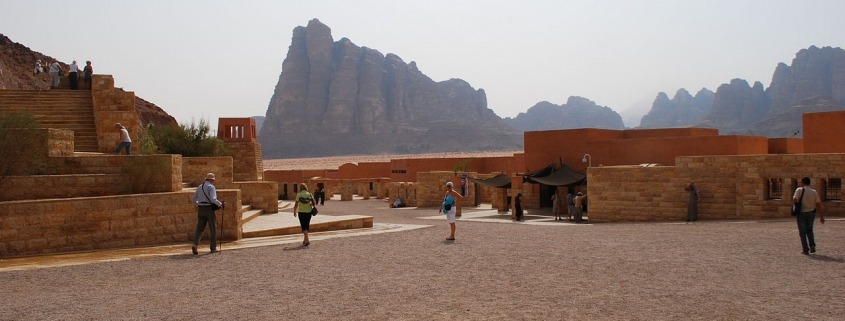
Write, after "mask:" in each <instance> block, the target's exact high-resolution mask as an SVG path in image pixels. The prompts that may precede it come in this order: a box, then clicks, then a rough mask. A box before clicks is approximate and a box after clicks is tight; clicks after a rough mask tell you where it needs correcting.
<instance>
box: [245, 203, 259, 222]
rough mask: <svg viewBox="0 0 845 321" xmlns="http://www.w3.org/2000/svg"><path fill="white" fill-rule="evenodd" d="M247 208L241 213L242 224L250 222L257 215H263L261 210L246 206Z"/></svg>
mask: <svg viewBox="0 0 845 321" xmlns="http://www.w3.org/2000/svg"><path fill="white" fill-rule="evenodd" d="M247 206H248V207H249V209H247V210H244V211H243V212H241V221H242V222H243V223H244V224H246V223H249V221H252V220H253V219H254V218H256V217H258V216H259V215H261V214H264V210H262V209H252V206H249V205H247Z"/></svg>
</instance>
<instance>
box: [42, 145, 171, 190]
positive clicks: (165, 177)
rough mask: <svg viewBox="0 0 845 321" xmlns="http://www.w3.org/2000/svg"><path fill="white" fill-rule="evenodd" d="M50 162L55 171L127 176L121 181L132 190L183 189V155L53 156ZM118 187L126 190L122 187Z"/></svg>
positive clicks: (58, 172) (117, 188) (60, 172)
mask: <svg viewBox="0 0 845 321" xmlns="http://www.w3.org/2000/svg"><path fill="white" fill-rule="evenodd" d="M49 162H50V166H51V168H52V169H53V170H55V173H56V174H123V175H127V177H128V179H127V180H126V181H124V182H121V184H128V185H129V186H131V189H130V190H131V191H132V192H133V193H159V192H176V191H179V190H181V189H182V186H181V180H182V156H179V155H168V154H159V155H144V156H113V155H106V156H85V157H51V158H50V159H49ZM115 189H116V190H123V188H122V187H116V188H115ZM114 194H117V193H114ZM114 194H111V195H114Z"/></svg>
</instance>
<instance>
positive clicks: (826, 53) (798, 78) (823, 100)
mask: <svg viewBox="0 0 845 321" xmlns="http://www.w3.org/2000/svg"><path fill="white" fill-rule="evenodd" d="M680 92H681V91H679V93H680ZM681 96H682V97H683V96H684V95H683V94H682V95H681ZM676 97H678V94H676ZM697 97H698V94H697V95H696V97H695V98H697ZM686 99H688V98H683V99H682V100H686ZM673 100H674V99H673ZM671 105H672V103H670V102H667V99H666V97H665V94H663V96H661V95H658V97H657V99H656V100H655V102H654V104H653V106H652V110H651V111H650V112H649V114H648V115H646V116H644V117H643V120H642V122H641V125H640V127H641V128H654V127H683V126H695V127H711V128H717V129H719V131H720V132H721V133H722V134H743V135H761V136H768V137H793V136H800V135H801V134H800V128H801V127H802V117H801V115H802V114H803V113H805V112H821V111H834V110H845V50H843V49H841V48H832V47H822V48H819V47H816V46H811V47H810V48H807V49H802V50H800V51H799V52H798V53H797V54H796V55H795V58H794V59H793V60H792V64H791V65H787V64H785V63H780V64H778V66H777V67H776V68H775V71H774V74H773V75H772V82H771V85H770V86H769V88H764V86H763V84H762V83H760V82H755V83H754V84H753V85H749V83H748V82H747V81H745V80H743V79H733V80H731V82H730V83H728V84H723V85H721V86H719V88H718V89H717V90H716V93H715V95H714V96H713V98H712V108H711V109H710V111H709V112H708V113H707V114H706V116H704V117H703V118H701V119H700V120H695V119H693V118H690V119H689V120H688V121H684V119H683V118H682V117H677V116H676V112H675V110H676V109H673V108H670V106H671Z"/></svg>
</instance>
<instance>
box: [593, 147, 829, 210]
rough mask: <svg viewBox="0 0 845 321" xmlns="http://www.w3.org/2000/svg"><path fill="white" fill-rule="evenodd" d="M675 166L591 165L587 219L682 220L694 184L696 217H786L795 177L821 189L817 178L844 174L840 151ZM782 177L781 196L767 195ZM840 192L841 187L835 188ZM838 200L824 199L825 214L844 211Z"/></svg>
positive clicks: (683, 160)
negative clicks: (769, 186) (770, 184)
mask: <svg viewBox="0 0 845 321" xmlns="http://www.w3.org/2000/svg"><path fill="white" fill-rule="evenodd" d="M675 163H676V166H665V167H639V166H608V167H591V168H590V169H589V170H588V171H587V181H588V182H589V198H588V202H589V209H590V210H589V214H588V216H589V220H590V221H591V222H624V221H680V220H686V213H687V201H688V199H689V196H688V194H687V192H686V191H684V187H685V186H686V184H687V183H689V182H691V181H694V182H696V185H697V186H698V187H699V189H700V191H701V193H700V197H701V201H700V202H699V205H698V211H699V214H698V217H699V219H700V220H708V219H768V218H790V217H791V216H790V213H789V212H790V205H791V203H792V192H793V191H794V189H795V188H796V181H797V180H799V179H801V177H804V176H809V177H810V178H811V179H812V182H811V185H812V186H813V188H815V189H816V190H819V191H821V179H824V178H843V177H845V154H800V155H790V154H786V155H752V156H698V157H692V156H689V157H688V156H684V157H678V158H677V159H676V162H675ZM771 178H776V179H777V178H779V179H783V182H784V184H783V188H782V192H781V195H774V196H771V197H770V196H767V192H768V191H767V186H766V182H767V181H768V180H769V179H771ZM840 193H841V191H840ZM839 198H840V200H833V201H824V200H823V202H822V206H823V207H824V210H825V213H826V215H834V216H837V215H842V214H845V206H843V205H842V202H841V198H842V195H839Z"/></svg>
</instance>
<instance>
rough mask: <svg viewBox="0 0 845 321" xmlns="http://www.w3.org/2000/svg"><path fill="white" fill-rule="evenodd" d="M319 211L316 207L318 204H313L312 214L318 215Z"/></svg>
mask: <svg viewBox="0 0 845 321" xmlns="http://www.w3.org/2000/svg"><path fill="white" fill-rule="evenodd" d="M317 212H318V211H317V207H316V206H312V207H311V216H316V215H317Z"/></svg>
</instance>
